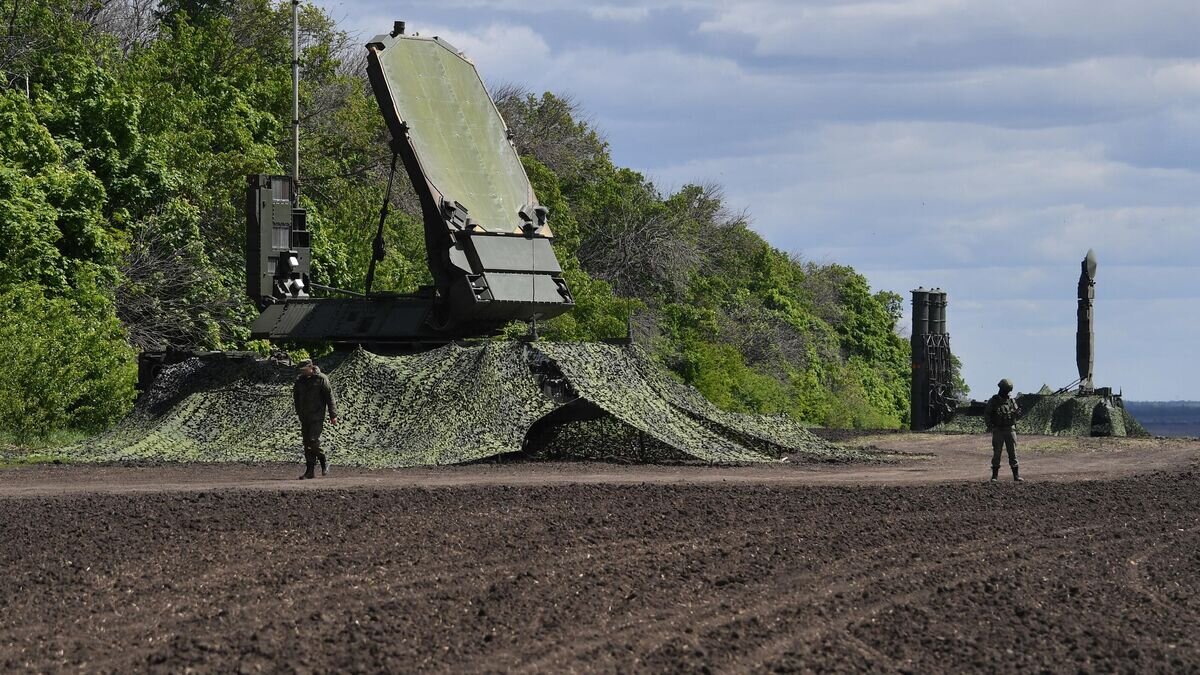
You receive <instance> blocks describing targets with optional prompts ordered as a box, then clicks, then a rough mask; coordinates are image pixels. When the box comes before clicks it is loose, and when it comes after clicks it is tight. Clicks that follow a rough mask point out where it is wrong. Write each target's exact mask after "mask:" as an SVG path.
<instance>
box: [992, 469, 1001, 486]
mask: <svg viewBox="0 0 1200 675" xmlns="http://www.w3.org/2000/svg"><path fill="white" fill-rule="evenodd" d="M998 480H1000V467H998V466H993V467H992V482H993V483H995V482H996V481H998Z"/></svg>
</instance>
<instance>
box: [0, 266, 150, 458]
mask: <svg viewBox="0 0 1200 675" xmlns="http://www.w3.org/2000/svg"><path fill="white" fill-rule="evenodd" d="M136 374H137V366H136V362H135V359H134V353H133V350H132V349H131V348H130V347H129V345H128V344H126V342H125V335H124V331H123V330H122V328H121V324H120V322H119V321H118V320H117V317H116V314H115V312H114V310H113V305H112V302H111V300H109V299H108V298H107V297H105V296H104V295H103V294H102V293H100V292H99V291H98V290H97V289H96V287H95V284H94V283H92V282H91V281H90V279H87V278H86V276H85V277H84V280H83V283H81V284H80V285H79V289H78V290H76V291H74V292H73V294H72V296H70V297H48V296H46V295H45V294H44V293H43V292H42V290H41V289H40V288H38V287H37V286H36V285H34V284H31V283H26V284H19V285H16V286H12V287H10V288H8V289H6V290H5V291H4V292H3V293H0V432H8V433H10V434H11V435H12V436H13V437H14V438H15V439H16V440H17V442H18V443H28V442H29V441H31V440H33V439H37V438H41V437H45V436H46V435H48V434H50V433H51V432H54V431H56V430H60V429H64V428H73V429H80V430H84V431H96V430H100V429H103V428H104V427H105V426H107V425H109V424H111V423H112V422H114V421H115V420H117V419H118V418H120V417H121V416H122V415H124V414H125V413H126V412H127V411H128V410H129V407H130V405H131V404H132V402H133V398H134V389H133V384H134V379H135V377H136Z"/></svg>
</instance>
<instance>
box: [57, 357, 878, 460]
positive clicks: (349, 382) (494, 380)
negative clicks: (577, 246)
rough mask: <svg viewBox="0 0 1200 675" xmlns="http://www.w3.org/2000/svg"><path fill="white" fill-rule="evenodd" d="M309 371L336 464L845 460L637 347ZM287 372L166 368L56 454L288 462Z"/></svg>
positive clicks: (292, 450)
mask: <svg viewBox="0 0 1200 675" xmlns="http://www.w3.org/2000/svg"><path fill="white" fill-rule="evenodd" d="M320 365H321V367H322V370H324V371H325V372H326V373H327V374H328V375H329V378H330V382H331V384H332V385H333V389H334V392H335V395H336V396H337V398H338V403H339V407H340V409H341V412H342V415H343V417H342V420H341V422H340V423H339V424H338V425H337V426H327V427H326V432H325V440H326V442H327V444H328V446H329V447H331V448H332V449H333V452H334V453H335V455H336V457H337V458H338V462H339V463H341V464H349V465H355V466H363V467H402V466H416V465H429V464H455V463H461V462H469V461H473V460H480V459H484V458H487V457H492V456H496V455H503V454H509V453H517V452H522V451H524V452H528V453H532V454H553V455H562V454H575V453H578V454H583V455H585V456H587V455H588V454H589V452H603V453H608V454H610V455H618V456H622V457H627V458H631V459H651V460H654V459H689V458H690V459H698V460H702V461H706V462H720V463H741V462H764V461H771V460H773V459H776V458H779V457H782V456H785V455H786V456H790V457H792V458H798V459H801V460H805V459H813V460H831V459H847V458H852V457H854V456H856V455H855V451H853V450H846V449H842V448H839V447H838V446H835V445H833V444H832V443H829V442H826V441H823V440H821V439H819V438H817V437H816V436H813V435H812V434H810V433H809V432H808V431H806V430H805V429H804V428H803V427H801V426H800V425H799V424H797V423H795V422H794V421H792V420H790V419H788V418H786V417H763V416H755V415H739V414H734V413H727V412H725V411H722V410H720V409H718V408H717V407H716V406H714V405H712V404H711V403H709V402H708V401H706V400H705V399H704V398H703V396H701V395H700V394H699V393H698V392H696V391H695V390H693V389H691V388H689V387H686V386H684V385H682V384H680V383H679V382H677V381H675V380H673V379H672V378H671V376H670V375H668V374H667V373H665V372H664V371H662V369H661V368H660V367H659V366H657V364H655V363H654V362H653V360H652V359H650V358H649V357H648V356H647V355H646V354H645V353H644V352H642V351H641V350H640V349H639V348H637V347H635V346H627V347H621V346H614V345H606V344H578V343H519V342H507V343H505V342H491V343H485V344H481V345H475V346H467V347H463V346H457V345H449V346H446V347H442V348H439V349H436V350H432V351H429V352H424V353H421V354H416V355H411V356H394V357H385V356H378V355H375V354H371V353H368V352H365V351H362V350H359V351H355V352H352V353H348V354H339V355H335V356H333V357H331V358H329V359H325V360H322V361H321V363H320ZM295 376H296V372H295V369H294V368H291V367H287V366H284V365H282V364H279V363H276V362H273V361H268V360H246V361H228V360H200V359H193V360H190V361H186V362H184V363H181V364H178V365H175V366H172V367H169V368H167V369H165V370H164V371H163V372H162V373H161V374H160V375H159V377H158V379H157V380H156V381H155V384H154V386H153V387H152V388H151V390H150V391H149V392H147V393H146V395H145V396H143V397H142V399H141V400H140V401H139V402H138V404H137V406H136V408H135V410H134V411H133V413H132V414H130V415H129V416H128V417H127V418H126V419H125V420H123V421H122V422H121V423H119V424H118V425H117V426H116V427H115V428H114V429H112V430H111V431H109V432H107V433H104V434H101V435H100V436H97V437H95V438H92V439H89V440H88V441H86V442H84V443H82V444H80V445H79V446H76V447H74V448H69V449H68V450H67V451H66V454H67V455H68V456H69V457H72V458H77V459H81V460H90V461H121V460H160V461H161V460H167V461H200V462H209V461H242V462H246V461H252V462H268V461H292V460H295V459H296V457H297V456H298V454H299V452H300V445H299V432H298V428H297V423H296V420H295V413H294V412H293V409H292V399H291V385H292V382H293V381H294V379H295ZM590 449H591V450H590Z"/></svg>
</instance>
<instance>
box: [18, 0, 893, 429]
mask: <svg viewBox="0 0 1200 675" xmlns="http://www.w3.org/2000/svg"><path fill="white" fill-rule="evenodd" d="M289 11H290V8H289V6H288V5H284V4H276V3H273V2H271V1H270V0H166V1H160V2H155V1H153V0H53V1H52V0H0V17H3V20H4V22H5V26H4V30H5V36H4V37H5V40H3V41H2V42H0V71H3V73H4V77H5V79H4V84H5V87H4V89H3V90H2V91H0V320H2V321H3V324H2V325H0V330H2V331H3V333H0V337H3V342H2V343H0V358H3V359H4V363H5V368H4V369H0V370H3V371H6V372H4V374H3V377H4V378H5V379H4V383H5V386H4V387H3V388H2V389H0V399H2V400H0V420H3V422H0V426H3V427H10V430H17V431H20V432H21V433H22V434H26V435H28V434H38V433H43V432H45V431H46V430H48V429H52V428H54V427H61V426H74V427H80V428H85V429H97V428H102V427H104V426H106V425H108V424H110V423H111V422H112V421H113V420H115V419H116V418H118V417H119V416H120V415H122V414H123V413H124V412H125V411H126V410H127V409H128V406H129V405H130V402H131V399H132V390H131V387H130V382H131V379H132V368H133V366H132V364H133V359H134V354H135V353H136V350H145V349H161V348H164V347H167V346H174V347H183V348H228V347H233V348H247V347H250V348H254V347H256V345H253V344H250V343H248V341H247V340H248V331H247V328H248V325H249V321H250V319H251V318H252V317H253V315H254V309H253V307H252V306H251V303H250V302H249V300H247V299H246V298H244V296H243V292H242V288H243V281H242V279H243V275H244V271H243V264H244V263H243V253H242V251H243V242H242V236H243V222H244V220H243V218H244V216H243V214H242V204H243V194H244V189H245V176H246V175H247V174H253V173H285V172H286V171H287V168H288V167H287V161H288V157H289V155H290V152H289V151H290V133H289V126H288V120H289V117H290V72H289V64H290V30H289V23H290V18H289ZM301 31H302V57H301V62H302V70H303V86H302V92H301V97H302V109H303V118H302V126H303V133H302V139H303V140H302V151H301V152H302V156H303V158H304V160H303V164H304V165H303V175H304V182H303V185H302V195H303V201H304V206H305V207H307V208H308V209H309V213H310V223H311V226H312V229H313V231H314V269H315V272H316V274H317V275H318V277H319V281H321V282H322V283H325V284H328V285H331V286H337V287H341V288H349V289H355V288H361V286H362V284H363V279H364V277H365V271H366V267H367V263H368V258H369V255H370V246H371V243H370V239H371V237H370V234H369V233H370V231H371V229H372V223H373V221H374V219H375V218H376V217H377V214H378V211H379V201H380V199H381V197H382V195H383V192H384V189H383V188H384V185H385V183H386V180H387V169H388V163H389V156H388V148H387V137H386V131H385V129H384V126H383V123H382V119H381V118H380V115H379V113H378V110H377V108H376V104H375V102H374V99H373V97H372V95H371V93H370V89H369V86H368V84H367V82H366V79H365V74H364V68H363V63H364V59H363V55H362V51H363V50H361V48H360V47H359V46H358V45H353V44H349V41H348V39H347V37H346V36H345V34H344V33H342V32H340V31H339V30H338V28H337V26H336V25H335V24H334V23H333V21H332V20H331V19H330V18H329V17H328V16H327V15H326V14H325V13H323V12H322V11H321V10H319V9H317V8H314V7H312V6H304V8H303V12H302V16H301ZM26 83H28V96H27V95H26ZM495 94H496V98H497V102H498V105H499V106H500V107H501V110H502V112H503V113H504V115H505V118H506V120H507V121H508V123H509V125H510V126H511V127H512V130H513V133H514V140H515V142H516V143H517V145H518V149H519V150H520V151H521V153H522V155H523V157H524V161H525V165H526V170H527V172H528V174H529V176H530V179H531V181H532V182H533V184H534V187H535V189H536V191H537V193H538V196H539V199H540V200H541V201H542V202H543V203H545V204H546V205H548V206H549V207H550V208H551V211H552V224H553V228H554V230H555V233H556V235H557V241H556V243H555V246H556V249H557V251H558V254H559V257H560V260H561V262H562V264H563V267H564V269H565V274H566V277H567V279H568V282H569V284H570V285H571V288H572V289H573V291H574V292H575V294H576V299H577V301H578V308H577V309H576V310H575V311H574V312H572V313H570V314H569V315H567V316H563V317H560V318H558V319H555V320H554V321H553V322H551V323H550V325H549V326H547V327H546V329H545V331H544V333H543V334H544V335H545V336H546V337H547V338H548V339H579V340H594V339H598V338H601V337H616V336H621V335H623V334H624V333H625V332H626V330H627V325H629V326H631V328H632V330H633V332H634V334H635V337H636V338H637V339H638V340H639V341H640V342H641V343H643V344H644V345H646V346H647V347H649V348H650V349H651V350H652V352H653V353H654V354H656V355H657V357H658V358H660V359H661V360H662V361H663V362H664V363H666V364H667V365H668V366H669V367H670V368H671V369H673V370H674V371H675V372H676V373H677V374H678V375H679V376H680V377H681V378H682V379H683V380H685V381H687V382H689V383H691V384H694V385H695V386H696V387H698V388H699V389H700V390H701V391H703V392H704V393H705V394H706V395H707V396H709V397H710V398H711V399H712V400H713V401H714V402H716V403H717V404H718V405H720V406H722V407H724V408H726V409H729V410H734V411H755V412H789V413H791V414H792V415H794V416H795V417H797V418H798V419H802V420H805V421H808V422H813V423H819V424H827V425H843V426H844V425H856V426H894V425H897V424H900V423H901V422H902V421H903V420H904V419H905V418H906V416H907V386H908V384H907V377H908V353H907V351H908V347H907V343H906V341H905V340H904V339H903V338H901V337H899V336H898V335H897V334H896V322H897V320H898V318H899V312H900V302H901V299H900V297H899V296H897V295H895V294H893V293H890V292H872V290H871V289H870V287H869V285H868V283H867V281H866V279H865V278H863V277H862V276H861V275H859V274H857V273H856V272H855V271H854V270H852V269H850V268H848V267H844V266H840V265H818V264H814V263H811V262H805V261H802V260H800V259H799V258H797V257H794V256H789V255H788V254H786V253H783V252H781V251H779V250H777V249H774V248H772V247H771V246H770V245H768V244H767V243H766V242H765V241H764V240H763V239H762V238H761V237H760V236H759V235H757V234H756V233H755V232H754V231H753V230H752V229H750V227H749V223H748V221H747V219H746V218H745V217H744V216H743V215H742V214H738V213H735V212H731V211H730V210H729V208H728V206H727V205H726V204H725V202H724V200H723V198H722V195H721V192H720V189H719V188H717V187H716V186H706V185H689V186H685V187H684V188H682V189H680V190H679V191H677V192H674V193H664V192H662V191H661V190H660V189H659V188H657V187H656V186H655V185H653V184H652V183H651V182H650V181H648V180H647V179H646V178H645V177H644V176H642V175H640V174H638V173H637V172H635V171H631V170H629V169H625V168H621V167H618V166H615V165H614V164H613V162H612V160H611V158H610V156H609V152H608V146H607V144H606V142H605V141H604V139H603V137H602V136H601V134H600V133H599V131H598V130H597V129H595V128H593V126H592V125H590V124H589V123H587V122H586V121H585V120H584V119H583V118H582V117H581V115H580V114H579V110H578V107H577V106H576V105H575V104H574V103H573V102H572V101H570V100H567V99H563V98H561V97H558V96H554V95H552V94H543V95H540V96H538V95H533V94H530V93H528V92H525V91H522V90H521V89H519V88H516V87H505V88H501V89H499V90H497V91H496V92H495ZM385 235H386V240H387V244H388V256H387V258H386V259H385V260H384V261H383V262H382V263H381V265H380V268H379V270H378V272H377V275H376V288H387V289H391V290H396V291H402V292H403V291H412V290H415V289H416V287H417V286H419V285H420V284H422V283H427V282H428V272H427V270H426V267H425V262H424V244H423V239H422V232H421V228H420V219H419V207H418V206H417V204H416V200H415V198H414V196H413V194H412V193H411V190H406V189H401V190H399V191H397V192H396V193H395V194H394V195H393V208H392V209H391V215H389V216H388V219H387V222H386V227H385ZM516 330H518V329H517V328H514V331H516ZM258 347H259V348H261V346H258ZM49 362H53V364H54V365H53V368H47V367H46V366H47V363H49ZM22 374H36V375H38V376H37V377H26V376H25V375H22ZM50 390H54V391H50ZM18 420H22V421H18Z"/></svg>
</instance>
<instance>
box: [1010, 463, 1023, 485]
mask: <svg viewBox="0 0 1200 675" xmlns="http://www.w3.org/2000/svg"><path fill="white" fill-rule="evenodd" d="M1012 470H1013V480H1014V481H1016V482H1018V483H1024V482H1025V479H1024V478H1021V470H1020V469H1019V468H1017V467H1015V466H1014V467H1013V468H1012Z"/></svg>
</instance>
